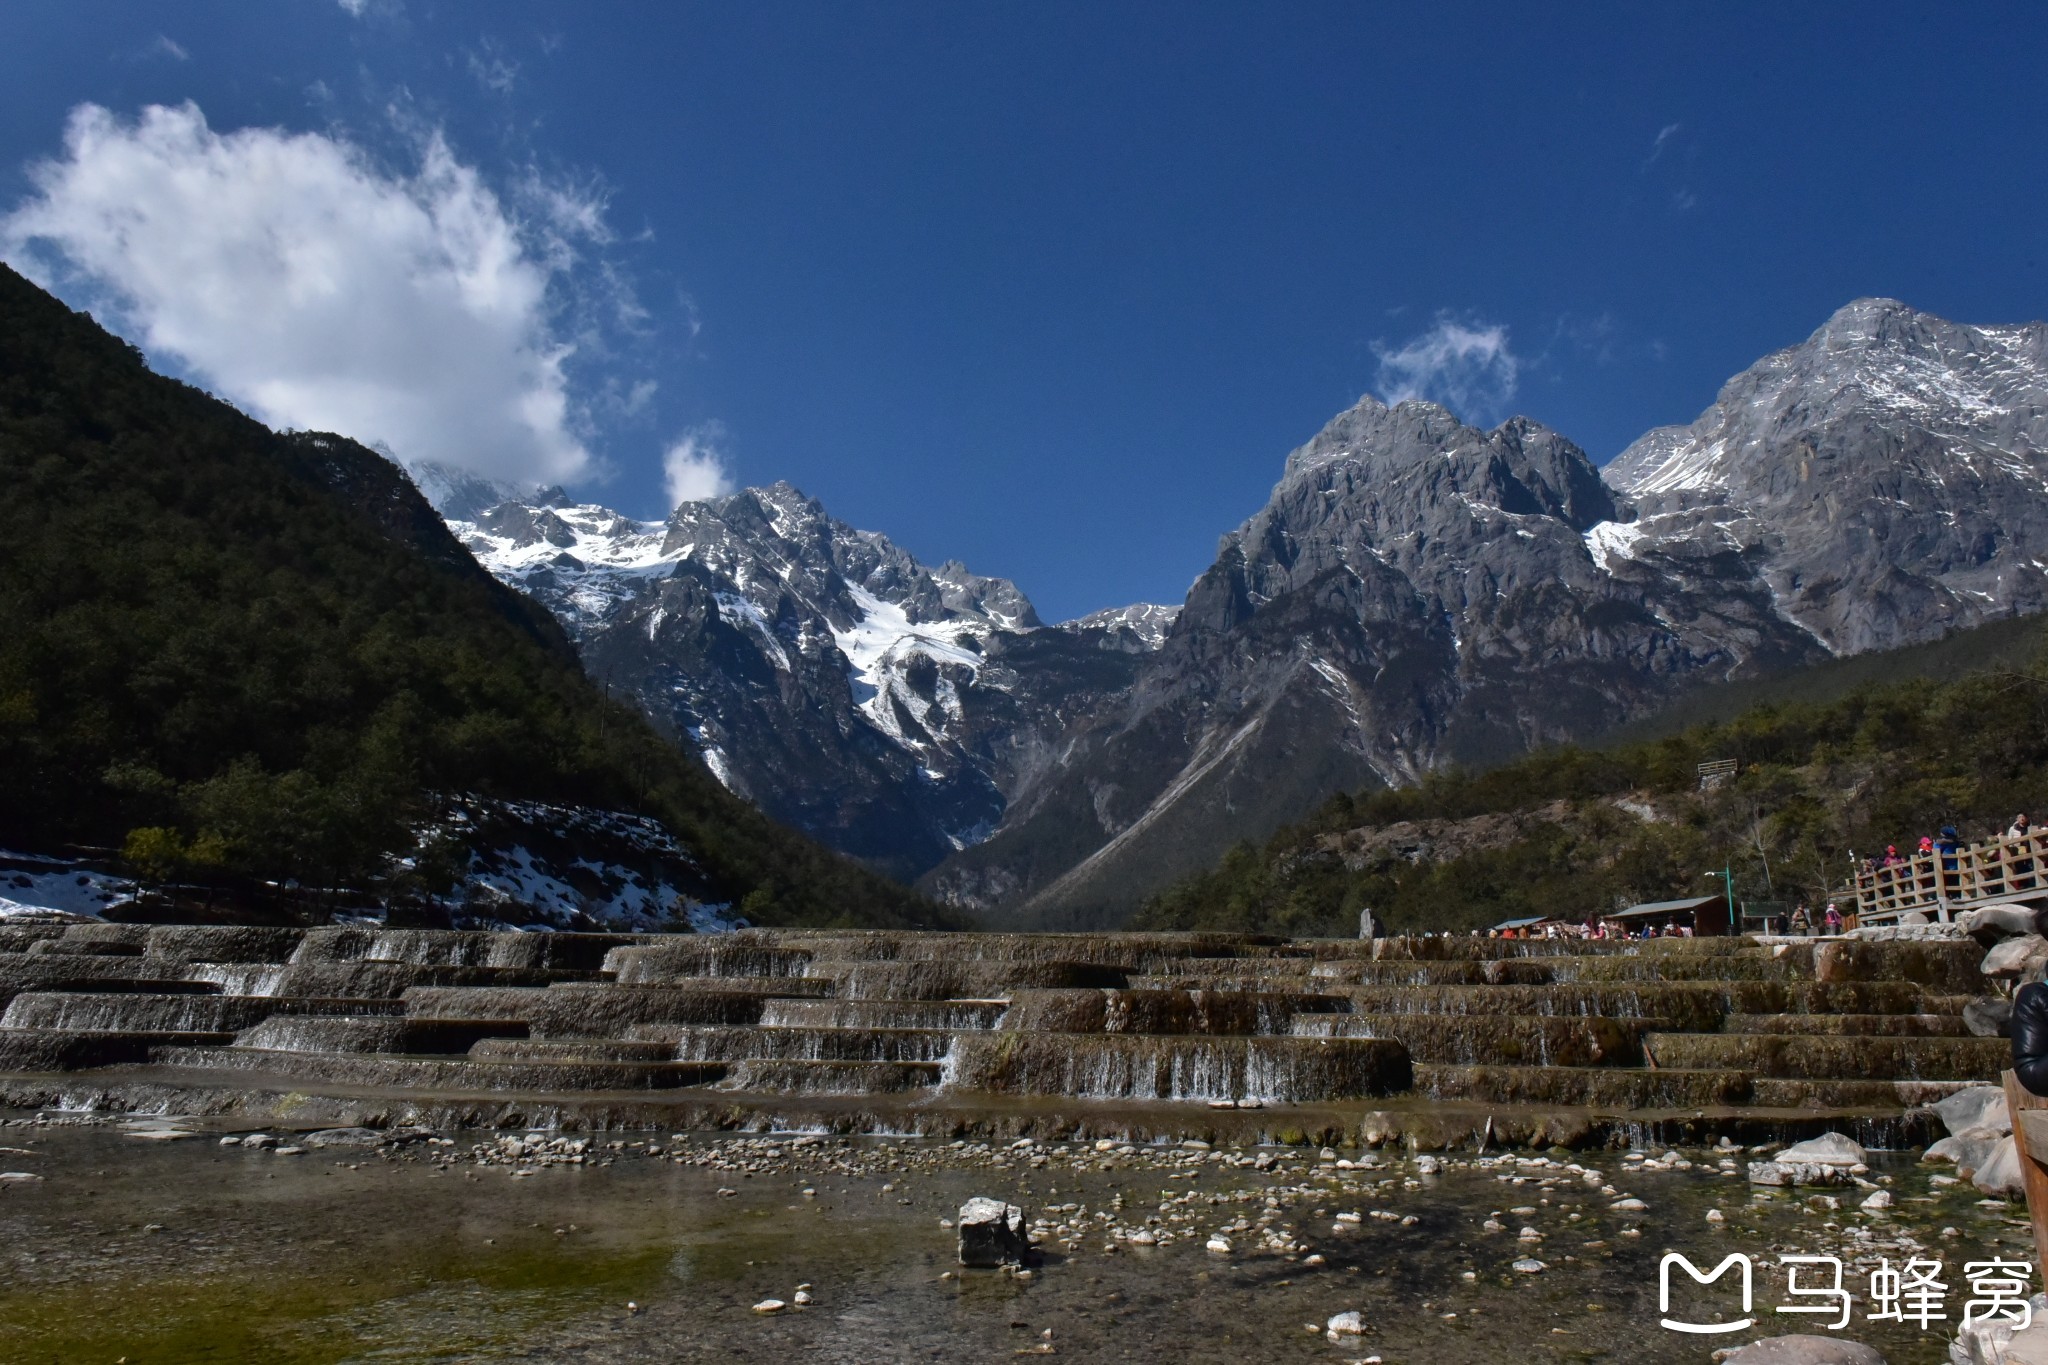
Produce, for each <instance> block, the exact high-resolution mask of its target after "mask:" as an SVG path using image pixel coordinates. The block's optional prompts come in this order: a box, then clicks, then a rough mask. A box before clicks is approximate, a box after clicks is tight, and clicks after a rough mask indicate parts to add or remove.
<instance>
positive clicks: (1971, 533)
mask: <svg viewBox="0 0 2048 1365" xmlns="http://www.w3.org/2000/svg"><path fill="white" fill-rule="evenodd" d="M2044 449H2048V326H2043V325H2042V324H2040V323H2033V324H2030V325H2027V326H2016V327H1966V326H1961V325H1958V324H1956V323H1951V322H1944V321H1943V320H1942V319H1940V318H1937V317H1933V316H1930V315H1929V314H1926V313H1921V312H1917V311H1915V310H1913V309H1911V308H1908V307H1906V306H1905V305H1904V304H1901V303H1897V302H1895V301H1893V300H1890V299H1860V300H1858V301H1857V302H1855V303H1852V304H1850V305H1849V306H1848V307H1846V308H1844V309H1842V310H1841V311H1840V312H1838V313H1836V314H1835V315H1834V316H1833V317H1832V318H1830V319H1829V320H1828V322H1827V324H1826V325H1825V326H1823V327H1822V328H1821V329H1820V330H1819V331H1817V332H1815V333H1814V334H1813V336H1811V337H1810V338H1808V339H1807V340H1806V341H1805V342H1803V343H1801V344H1800V345H1798V346H1794V347H1791V348H1790V349H1788V350H1784V351H1780V352H1778V353H1777V354H1775V355H1771V356H1768V357H1766V358H1765V359H1763V360H1761V361H1759V362H1757V363H1756V364H1755V365H1753V366H1751V367H1750V368H1749V369H1747V370H1745V371H1743V372H1742V373H1741V374H1739V375H1737V376H1736V377H1735V378H1734V379H1731V380H1730V381H1729V382H1728V384H1727V385H1726V386H1725V387H1724V388H1723V389H1722V390H1721V394H1720V397H1719V398H1718V399H1717V400H1716V401H1715V403H1714V405H1713V406H1712V407H1710V408H1708V409H1707V410H1706V411H1705V412H1703V413H1701V414H1700V416H1699V419H1698V420H1697V421H1695V422H1693V423H1692V424H1691V425H1690V426H1684V427H1664V428H1660V429H1659V430H1656V431H1653V432H1651V433H1649V434H1648V435H1646V436H1644V437H1643V438H1642V439H1641V440H1639V441H1637V442H1636V443H1635V444H1633V445H1631V446H1630V447H1629V448H1628V449H1627V450H1626V451H1624V452H1622V454H1621V455H1620V457H1618V458H1617V459H1616V460H1615V461H1614V463H1613V464H1611V465H1610V466H1608V469H1607V477H1608V481H1609V482H1610V483H1611V484H1612V485H1613V486H1614V487H1615V488H1616V489H1618V490H1620V492H1621V493H1622V494H1623V495H1624V496H1626V497H1627V498H1629V499H1630V500H1632V501H1633V502H1634V504H1635V507H1636V512H1637V515H1636V518H1635V520H1634V522H1633V524H1630V525H1627V526H1617V527H1615V528H1612V529H1611V531H1610V533H1609V535H1610V540H1609V542H1608V543H1609V544H1610V545H1611V547H1612V549H1613V557H1614V558H1615V559H1616V560H1617V561H1620V560H1634V561H1636V562H1638V563H1641V564H1644V565H1647V566H1652V567H1661V564H1662V562H1663V561H1664V560H1665V559H1666V558H1668V557H1669V556H1670V555H1672V554H1673V553H1681V554H1682V553H1687V552H1688V550H1687V549H1686V547H1689V546H1697V545H1699V544H1702V543H1706V544H1720V545H1723V546H1726V547H1728V548H1729V549H1731V550H1733V551H1734V552H1735V553H1738V554H1740V555H1742V556H1743V557H1744V558H1746V559H1747V560H1748V561H1749V562H1750V563H1751V564H1752V565H1753V567H1754V571H1755V572H1756V574H1757V576H1758V578H1759V579H1760V580H1761V581H1762V582H1764V583H1765V584H1766V585H1768V587H1769V588H1770V590H1771V591H1772V592H1773V593H1774V594H1775V595H1776V598H1777V602H1778V606H1779V609H1780V611H1781V612H1782V613H1783V614H1784V615H1785V616H1786V617H1787V618H1789V619H1791V620H1793V621H1796V622H1798V623H1799V624H1800V625H1801V626H1802V627H1804V628H1805V629H1807V630H1809V631H1811V632H1812V633H1813V635H1814V636H1815V637H1816V638H1817V639H1818V640H1820V641H1821V642H1823V643H1824V644H1825V645H1826V646H1827V647H1828V648H1829V649H1830V650H1833V651H1835V652H1837V653H1844V654H1847V653H1856V652H1860V651H1863V650H1869V649H1882V648H1888V647H1890V646H1894V645H1900V644H1908V643H1912V642H1915V641H1919V640H1925V639H1930V638H1934V637H1937V636H1939V635H1940V634H1941V633H1942V632H1943V631H1944V630H1947V629H1950V628H1952V627H1961V626H1969V625H1975V624H1978V623H1980V622H1982V621H1986V620H1990V619H1993V618H1996V617H2000V616H2006V615H2011V614H2014V613H2020V612H2035V611H2039V610H2041V609H2042V607H2043V606H2044V605H2048V571H2044V569H2043V566H2042V562H2041V560H2040V559H2039V558H2038V556H2039V555H2040V554H2041V552H2042V547H2043V546H2044V545H2048V496H2044V490H2048V455H2044V453H2043V451H2044Z"/></svg>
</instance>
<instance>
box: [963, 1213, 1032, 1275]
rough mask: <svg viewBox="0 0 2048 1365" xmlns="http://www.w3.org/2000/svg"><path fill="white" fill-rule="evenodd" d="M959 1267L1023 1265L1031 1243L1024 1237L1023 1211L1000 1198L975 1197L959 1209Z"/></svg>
mask: <svg viewBox="0 0 2048 1365" xmlns="http://www.w3.org/2000/svg"><path fill="white" fill-rule="evenodd" d="M957 1226H958V1228H959V1232H960V1264H961V1265H967V1266H983V1267H992V1266H999V1265H1022V1264H1023V1263H1024V1253H1025V1252H1027V1251H1029V1250H1030V1249H1031V1243H1030V1242H1029V1241H1027V1240H1026V1239H1025V1236H1024V1210H1022V1209H1020V1208H1018V1207H1017V1206H1016V1205H1015V1204H1005V1203H1004V1202H1003V1201H1002V1200H1000V1199H986V1198H982V1197H980V1196H976V1197H975V1198H973V1199H970V1200H968V1201H967V1202H966V1203H964V1204H962V1205H961V1206H960V1217H959V1219H958V1220H957Z"/></svg>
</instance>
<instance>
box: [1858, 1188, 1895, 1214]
mask: <svg viewBox="0 0 2048 1365" xmlns="http://www.w3.org/2000/svg"><path fill="white" fill-rule="evenodd" d="M1891 1206H1892V1192H1891V1191H1890V1190H1879V1191H1877V1192H1876V1193H1875V1194H1873V1195H1871V1196H1870V1197H1869V1198H1868V1199H1865V1200H1864V1201H1863V1202H1862V1203H1861V1204H1859V1205H1857V1207H1858V1208H1864V1209H1869V1210H1870V1211H1871V1212H1872V1213H1875V1212H1877V1211H1878V1210H1879V1209H1888V1208H1890V1207H1891Z"/></svg>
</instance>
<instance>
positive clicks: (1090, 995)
mask: <svg viewBox="0 0 2048 1365" xmlns="http://www.w3.org/2000/svg"><path fill="white" fill-rule="evenodd" d="M1982 956H1983V952H1982V949H1981V948H1979V947H1978V946H1977V945H1976V944H1975V943H1974V942H1972V941H1970V940H1967V939H1961V940H1952V941H1920V942H1915V941H1895V942H1854V941H1826V942H1819V943H1793V944H1776V945H1761V944H1758V943H1756V942H1755V941H1753V940H1749V939H1671V940H1658V941H1652V942H1648V943H1639V944H1614V943H1580V942H1572V941H1567V942H1556V943H1553V942H1543V941H1530V942H1515V941H1502V940H1492V939H1469V938H1403V939H1385V940H1378V941H1348V940H1313V941H1290V940H1285V939H1278V938H1268V937H1254V936H1241V935H1206V934H1196V935H1153V934H1121V935H1117V934H1110V935H1057V934H1045V935H1019V934H975V935H942V934H914V933H901V934H895V933H853V932H829V931H784V932H772V931H743V932H740V933H736V934H727V935H706V936H701V937H653V936H639V937H636V936H627V935H600V934H511V933H470V932H441V931H418V930H386V929H374V928H331V929H314V930H305V931H301V930H293V929H266V928H222V927H186V926H178V927H173V926H154V927H153V926H145V925H113V924H71V925H29V926H17V927H10V928H0V1004H4V1011H5V1012H4V1014H0V1104H6V1105H11V1106H19V1107H37V1108H71V1109H115V1110H138V1111H144V1112H175V1113H188V1114H190V1113H218V1114H241V1115H248V1116H252V1117H260V1118H276V1119H279V1120H293V1119H298V1120H303V1121H307V1122H337V1123H339V1122H346V1123H361V1124H366V1125H368V1126H372V1127H376V1126H381V1125H388V1124H400V1123H414V1122H418V1123H429V1124H441V1125H452V1124H473V1125H484V1126H522V1127H524V1126H545V1125H561V1126H564V1127H576V1128H619V1127H669V1128H714V1127H715V1128H751V1129H775V1130H805V1131H836V1132H897V1133H921V1134H926V1135H933V1136H943V1135H949V1134H950V1135H968V1134H974V1135H980V1136H990V1137H1003V1136H1015V1135H1019V1134H1032V1135H1038V1136H1066V1137H1089V1136H1096V1137H1102V1136H1116V1137H1123V1138H1131V1139H1140V1140H1142V1139H1147V1138H1163V1137H1173V1138H1182V1137H1191V1136H1192V1137H1209V1138H1223V1139H1228V1140H1233V1141H1243V1140H1256V1139H1258V1138H1260V1137H1269V1138H1275V1139H1279V1140H1283V1141H1284V1140H1295V1141H1300V1140H1330V1141H1337V1140H1343V1141H1352V1142H1360V1141H1362V1142H1365V1143H1369V1144H1384V1143H1390V1142H1399V1143H1405V1144H1406V1145H1409V1146H1412V1147H1418V1148H1442V1147H1449V1146H1459V1145H1468V1144H1478V1145H1486V1144H1493V1145H1519V1144H1531V1145H1538V1146H1550V1145H1559V1144H1562V1145H1566V1146H1584V1145H1591V1144H1600V1143H1605V1142H1610V1141H1617V1140H1656V1141H1664V1142H1679V1141H1685V1140H1690V1139H1695V1138H1707V1139H1709V1140H1711V1137H1712V1136H1713V1135H1728V1134H1733V1135H1734V1136H1735V1137H1736V1138H1737V1139H1739V1140H1746V1141H1764V1140H1770V1139H1778V1138H1788V1137H1794V1136H1805V1135H1809V1134H1811V1133H1816V1132H1820V1131H1823V1130H1825V1129H1829V1128H1834V1129H1840V1130H1843V1131H1849V1132H1854V1133H1856V1134H1858V1135H1859V1136H1860V1137H1861V1138H1863V1139H1864V1140H1865V1141H1867V1142H1871V1143H1873V1144H1876V1145H1885V1146H1892V1145H1900V1144H1903V1143H1908V1142H1919V1141H1925V1140H1927V1137H1928V1135H1929V1133H1930V1132H1931V1131H1932V1128H1931V1120H1930V1119H1929V1118H1928V1117H1927V1116H1926V1114H1925V1113H1924V1111H1917V1107H1918V1106H1921V1105H1924V1104H1926V1103H1927V1102H1929V1101H1932V1100H1934V1099H1938V1098H1940V1097H1941V1096H1943V1095H1945V1094H1947V1093H1949V1092H1950V1091H1952V1090H1954V1089H1956V1088H1958V1087H1959V1086H1961V1085H1963V1084H1966V1083H1974V1082H1980V1081H1986V1080H1992V1079H1995V1078H1996V1077H1997V1075H1998V1072H1999V1070H2000V1069H2001V1068H2002V1067H2003V1066H2005V1065H2006V1064H2007V1056H2008V1054H2007V1045H2006V1043H2005V1041H2004V1040H2003V1039H1999V1038H1989V1039H1986V1038H1976V1037H1971V1036H1969V1033H1968V1030H1967V1029H1966V1028H1965V1027H1964V1025H1963V1022H1962V1017H1961V1016H1962V1008H1963V1006H1964V1004H1965V1003H1967V1001H1968V999H1969V998H1971V997H1972V996H1974V995H1979V994H1982V992H1983V989H1984V988H1983V984H1982V983H1983V979H1982V977H1980V976H1979V975H1978V962H1979V959H1980V958H1981V957H1982ZM1916 1111H1917V1112H1916Z"/></svg>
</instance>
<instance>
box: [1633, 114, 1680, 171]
mask: <svg viewBox="0 0 2048 1365" xmlns="http://www.w3.org/2000/svg"><path fill="white" fill-rule="evenodd" d="M1683 126H1684V125H1682V124H1677V123H1667V124H1665V125H1664V126H1663V127H1662V128H1659V129H1658V130H1657V137H1656V140H1655V141H1653V142H1651V143H1650V155H1649V159H1648V160H1646V161H1644V162H1643V169H1644V170H1646V171H1647V170H1649V169H1650V167H1652V166H1654V165H1656V164H1657V158H1658V157H1661V156H1663V155H1664V146H1665V144H1666V143H1668V142H1670V141H1671V139H1672V138H1674V137H1677V136H1678V130H1679V129H1680V128H1681V127H1683Z"/></svg>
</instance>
